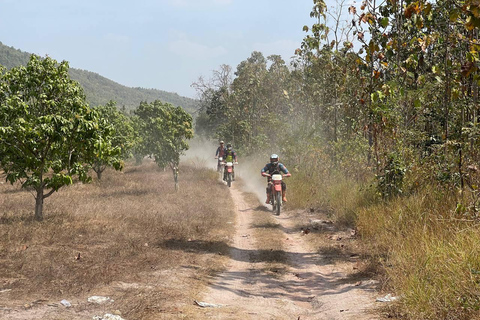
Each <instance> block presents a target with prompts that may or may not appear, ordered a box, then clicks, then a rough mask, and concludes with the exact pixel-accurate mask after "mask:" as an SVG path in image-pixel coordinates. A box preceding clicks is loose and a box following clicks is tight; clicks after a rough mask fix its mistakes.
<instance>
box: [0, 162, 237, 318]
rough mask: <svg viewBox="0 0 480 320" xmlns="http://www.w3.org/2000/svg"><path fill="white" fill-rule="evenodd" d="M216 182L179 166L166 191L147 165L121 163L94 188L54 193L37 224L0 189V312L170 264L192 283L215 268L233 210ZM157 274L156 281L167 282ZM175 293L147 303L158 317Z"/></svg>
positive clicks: (15, 189) (18, 196)
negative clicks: (191, 273) (191, 271)
mask: <svg viewBox="0 0 480 320" xmlns="http://www.w3.org/2000/svg"><path fill="white" fill-rule="evenodd" d="M216 178H217V176H216V173H215V172H213V171H211V170H207V169H202V168H199V167H195V166H184V167H182V168H181V172H180V190H179V192H175V190H174V183H173V177H172V174H171V172H170V171H168V170H167V171H165V172H164V171H163V170H160V169H159V168H158V167H157V166H156V165H155V164H154V163H151V162H145V163H144V164H143V165H141V166H133V165H127V166H126V168H125V169H124V171H123V172H115V171H113V170H112V171H107V172H105V174H104V176H103V179H102V180H101V181H94V182H93V183H91V184H75V185H72V186H69V187H66V188H63V189H60V191H59V192H57V193H55V194H54V195H52V196H51V197H49V198H47V199H46V200H45V206H44V215H45V219H44V221H42V222H37V221H35V220H34V219H33V212H34V203H35V202H34V198H33V196H32V195H31V194H30V192H28V191H24V190H21V189H20V187H19V185H13V186H12V185H10V184H7V183H2V184H0V208H1V212H0V270H2V272H1V273H0V290H7V291H9V292H8V293H4V294H2V295H0V306H2V307H13V306H15V305H18V304H19V303H20V302H22V304H23V302H24V301H35V300H38V299H40V300H48V301H60V300H61V299H64V298H68V297H72V296H86V295H88V294H92V293H93V292H96V290H98V288H101V287H103V286H106V285H109V284H111V283H113V282H120V283H135V282H139V281H141V279H142V277H145V274H148V273H151V272H156V274H157V276H158V273H159V272H161V271H162V270H166V271H167V270H172V269H174V268H178V267H179V266H187V267H191V266H193V268H195V269H196V272H195V274H197V275H199V276H200V277H201V275H202V274H203V275H209V274H212V273H215V272H217V271H219V270H221V269H222V256H223V255H225V254H227V250H228V244H229V241H230V240H231V237H232V230H233V226H234V221H233V219H234V218H233V214H234V212H233V208H232V207H233V206H232V204H231V198H230V197H229V192H228V190H227V189H226V188H225V187H224V186H223V185H222V184H221V183H219V182H217V179H216ZM3 181H4V180H3V179H2V182H3ZM199 252H201V253H205V254H201V255H199V254H198V253H199ZM167 274H168V276H167ZM165 275H166V277H167V278H165V279H164V281H165V282H167V281H173V280H174V279H172V275H171V274H169V273H166V274H165ZM157 281H160V282H162V278H161V277H160V278H159V279H157ZM190 288H191V290H196V289H195V286H194V285H192V286H190ZM175 294H176V293H175V291H172V290H163V291H162V292H161V294H160V293H158V292H157V293H155V292H151V294H149V297H150V298H149V299H157V300H158V301H150V302H149V305H156V306H157V307H158V308H160V309H161V308H162V303H164V302H166V301H169V300H172V299H173V300H174V299H175V298H176V297H175ZM126 295H127V294H126ZM187 295H188V294H187ZM130 298H131V300H132V299H133V298H132V297H130ZM133 301H134V299H133V300H132V301H131V302H132V304H133V306H135V304H139V303H140V302H139V301H140V300H138V299H137V300H135V301H136V302H133ZM145 302H146V301H145V299H143V302H142V303H145ZM119 308H120V309H122V308H121V306H119ZM158 308H157V309H158ZM154 311H155V310H153V311H152V310H150V311H149V310H148V308H143V307H140V306H138V307H132V305H130V306H129V308H128V310H123V312H124V313H123V314H124V315H126V316H128V318H129V319H139V318H142V319H147V318H148V316H147V315H146V313H148V312H152V314H154Z"/></svg>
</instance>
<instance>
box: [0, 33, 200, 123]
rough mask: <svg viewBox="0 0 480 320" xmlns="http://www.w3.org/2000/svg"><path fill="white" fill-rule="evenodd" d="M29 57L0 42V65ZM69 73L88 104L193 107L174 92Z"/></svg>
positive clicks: (22, 62)
mask: <svg viewBox="0 0 480 320" xmlns="http://www.w3.org/2000/svg"><path fill="white" fill-rule="evenodd" d="M29 57H30V53H27V52H23V51H21V50H18V49H15V48H13V47H8V46H6V45H4V44H3V43H1V42H0V65H3V66H4V67H6V68H7V69H11V68H12V67H15V66H19V65H26V64H27V62H28V59H29ZM53 58H55V57H53ZM57 60H59V62H60V61H61V60H63V59H61V58H58V59H57ZM70 76H71V77H72V79H74V80H76V81H78V82H79V83H80V85H81V86H82V87H83V88H84V90H85V95H86V96H87V101H88V103H89V104H90V105H92V106H97V105H104V104H106V103H107V102H108V101H110V100H114V101H116V102H117V106H118V107H123V106H125V109H126V110H133V109H135V108H137V107H138V106H139V104H140V102H141V101H147V102H152V101H154V100H161V101H162V102H168V103H171V104H173V105H175V106H181V107H183V108H184V109H185V110H186V111H188V112H189V113H191V114H194V113H195V112H196V110H197V105H198V102H197V101H196V100H194V99H191V98H187V97H182V96H180V95H178V94H177V93H173V92H167V91H162V90H157V89H145V88H131V87H126V86H124V85H121V84H119V83H116V82H114V81H112V80H110V79H107V78H105V77H102V76H101V75H99V74H97V73H94V72H90V71H86V70H80V69H75V68H70Z"/></svg>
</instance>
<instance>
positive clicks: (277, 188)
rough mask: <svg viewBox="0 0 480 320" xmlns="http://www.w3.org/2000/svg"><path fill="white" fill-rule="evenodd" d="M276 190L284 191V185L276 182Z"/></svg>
mask: <svg viewBox="0 0 480 320" xmlns="http://www.w3.org/2000/svg"><path fill="white" fill-rule="evenodd" d="M275 191H277V192H281V191H282V185H281V184H276V185H275Z"/></svg>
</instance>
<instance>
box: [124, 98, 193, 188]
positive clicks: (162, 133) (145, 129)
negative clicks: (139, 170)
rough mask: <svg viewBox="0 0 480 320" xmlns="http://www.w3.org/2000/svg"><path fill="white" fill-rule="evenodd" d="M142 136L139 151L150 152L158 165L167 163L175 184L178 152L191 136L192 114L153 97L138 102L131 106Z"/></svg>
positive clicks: (186, 148)
mask: <svg viewBox="0 0 480 320" xmlns="http://www.w3.org/2000/svg"><path fill="white" fill-rule="evenodd" d="M134 113H135V115H136V116H137V117H138V121H139V123H138V125H139V127H140V130H141V131H140V134H141V137H142V142H141V145H142V147H141V148H142V149H141V153H143V154H145V155H150V156H153V158H154V159H155V162H156V163H157V164H158V166H160V167H161V168H163V167H165V166H167V165H169V166H170V168H171V169H172V171H173V177H174V180H175V188H176V189H177V188H178V166H179V164H180V155H182V154H183V152H184V151H185V150H188V147H189V146H188V143H187V140H188V139H191V138H193V130H192V116H191V115H190V114H188V113H187V112H185V111H184V110H183V109H182V108H180V107H174V106H173V105H171V104H168V103H162V102H161V101H159V100H157V101H154V102H152V103H141V104H140V106H139V107H138V109H136V110H135V112H134Z"/></svg>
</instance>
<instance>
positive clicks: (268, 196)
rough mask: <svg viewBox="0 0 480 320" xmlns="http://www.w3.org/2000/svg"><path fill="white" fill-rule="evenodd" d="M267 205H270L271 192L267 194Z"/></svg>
mask: <svg viewBox="0 0 480 320" xmlns="http://www.w3.org/2000/svg"><path fill="white" fill-rule="evenodd" d="M265 203H266V204H270V192H268V193H267V200H265Z"/></svg>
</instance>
